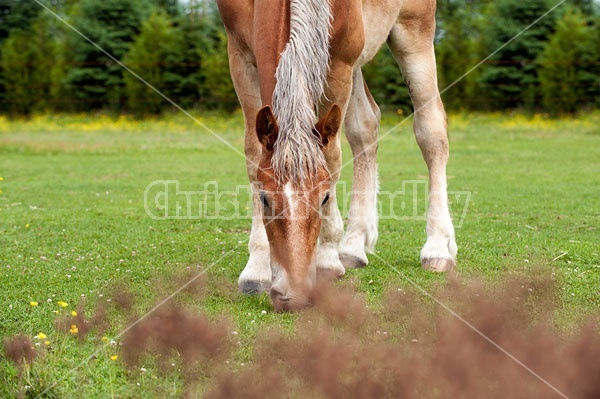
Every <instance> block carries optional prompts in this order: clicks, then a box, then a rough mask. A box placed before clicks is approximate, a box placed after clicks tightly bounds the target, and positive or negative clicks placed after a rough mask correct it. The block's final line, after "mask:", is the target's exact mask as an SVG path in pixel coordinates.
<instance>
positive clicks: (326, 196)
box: [321, 193, 329, 206]
mask: <svg viewBox="0 0 600 399" xmlns="http://www.w3.org/2000/svg"><path fill="white" fill-rule="evenodd" d="M327 201H329V193H327V194H325V198H323V203H322V204H321V206H325V204H326V203H327Z"/></svg>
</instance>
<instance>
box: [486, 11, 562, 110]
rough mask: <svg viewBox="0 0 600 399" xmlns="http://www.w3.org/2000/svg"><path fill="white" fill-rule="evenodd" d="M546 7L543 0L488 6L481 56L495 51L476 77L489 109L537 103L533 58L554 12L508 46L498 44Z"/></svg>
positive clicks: (536, 82)
mask: <svg viewBox="0 0 600 399" xmlns="http://www.w3.org/2000/svg"><path fill="white" fill-rule="evenodd" d="M549 9H550V5H549V4H548V2H547V1H546V0H530V1H522V0H498V1H497V2H495V3H494V4H493V5H492V6H491V8H490V12H489V13H488V14H487V20H488V25H487V28H486V29H485V30H484V31H483V37H484V48H483V49H484V54H485V55H487V54H491V53H492V52H495V51H497V52H496V54H495V55H494V56H493V57H492V58H491V59H490V60H489V61H488V62H487V63H486V64H485V68H484V70H483V71H482V74H481V77H480V79H479V81H480V83H481V84H482V85H483V89H484V90H485V91H486V93H487V95H488V96H489V97H490V100H491V101H493V104H492V105H491V107H490V108H492V109H506V108H518V107H524V108H526V109H533V108H535V107H536V106H537V104H538V103H539V82H538V76H537V70H536V67H537V65H536V63H535V59H536V58H537V56H538V55H539V54H540V53H541V52H542V50H543V48H544V44H545V41H546V40H547V38H548V36H549V35H550V33H551V32H552V28H553V26H554V14H549V15H547V16H546V17H545V18H543V19H542V20H540V21H539V22H538V23H536V24H535V25H533V26H532V27H530V28H529V29H527V30H526V31H524V32H523V33H521V34H520V36H519V37H518V38H517V39H516V40H514V41H512V42H511V43H510V44H509V45H507V46H505V47H502V48H501V46H502V45H504V44H505V43H506V42H508V41H509V40H511V39H512V38H513V37H515V35H517V34H518V33H519V32H521V31H522V30H523V29H524V28H526V27H527V26H528V25H529V24H531V23H532V22H534V21H535V20H536V19H537V18H539V17H540V16H542V15H543V14H544V13H545V12H547V11H548V10H549ZM498 49H500V50H498Z"/></svg>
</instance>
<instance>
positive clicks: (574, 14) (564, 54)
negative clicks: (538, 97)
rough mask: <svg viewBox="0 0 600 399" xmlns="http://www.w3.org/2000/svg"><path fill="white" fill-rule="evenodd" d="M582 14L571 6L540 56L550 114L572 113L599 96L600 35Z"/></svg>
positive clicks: (545, 99) (544, 92)
mask: <svg viewBox="0 0 600 399" xmlns="http://www.w3.org/2000/svg"><path fill="white" fill-rule="evenodd" d="M594 33H595V32H594V31H593V30H592V28H591V27H590V26H588V25H587V23H586V19H585V17H584V16H583V14H582V13H581V12H580V11H579V10H577V9H574V8H570V9H569V10H568V11H567V12H566V13H565V14H564V16H563V17H562V18H561V19H560V20H559V21H558V22H557V25H556V31H555V32H554V34H553V35H552V36H551V37H550V40H549V41H548V42H547V43H546V46H545V48H544V50H543V52H542V53H541V54H540V56H539V57H538V63H539V76H540V84H541V91H542V95H543V104H544V107H545V109H546V110H548V111H549V112H550V113H552V114H555V115H558V114H561V113H573V112H575V111H576V110H577V109H578V108H581V107H582V106H585V105H587V106H590V105H592V104H593V103H594V102H595V99H596V98H597V96H598V92H599V90H598V84H599V83H600V82H599V80H598V76H600V74H599V72H600V71H599V68H598V64H600V51H599V50H598V40H597V37H598V34H597V33H596V37H595V36H594Z"/></svg>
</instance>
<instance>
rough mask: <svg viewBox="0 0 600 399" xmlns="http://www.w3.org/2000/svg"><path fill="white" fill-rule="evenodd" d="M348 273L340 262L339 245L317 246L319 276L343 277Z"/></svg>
mask: <svg viewBox="0 0 600 399" xmlns="http://www.w3.org/2000/svg"><path fill="white" fill-rule="evenodd" d="M345 273H346V269H345V268H344V265H343V264H342V262H341V261H340V255H339V252H338V248H337V244H334V243H327V244H319V245H318V246H317V276H324V275H327V276H336V277H341V276H343V275H344V274H345Z"/></svg>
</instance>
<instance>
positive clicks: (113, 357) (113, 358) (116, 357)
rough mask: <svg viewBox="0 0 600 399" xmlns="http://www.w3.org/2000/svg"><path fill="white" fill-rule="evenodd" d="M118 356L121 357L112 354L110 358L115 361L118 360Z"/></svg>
mask: <svg viewBox="0 0 600 399" xmlns="http://www.w3.org/2000/svg"><path fill="white" fill-rule="evenodd" d="M118 358H119V356H118V355H112V356H111V357H110V360H112V361H113V362H114V361H115V360H117V359H118Z"/></svg>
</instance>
